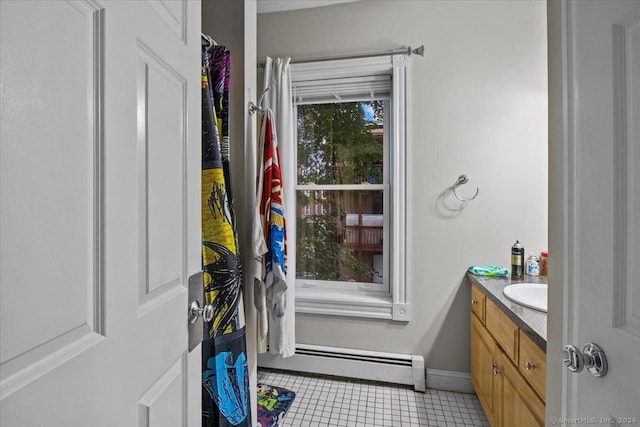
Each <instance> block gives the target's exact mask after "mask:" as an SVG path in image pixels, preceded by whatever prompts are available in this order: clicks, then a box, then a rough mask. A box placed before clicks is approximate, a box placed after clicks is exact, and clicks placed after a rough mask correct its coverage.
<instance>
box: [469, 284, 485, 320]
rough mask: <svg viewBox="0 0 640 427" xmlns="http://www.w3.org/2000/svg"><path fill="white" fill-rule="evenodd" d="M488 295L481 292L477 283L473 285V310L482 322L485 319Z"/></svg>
mask: <svg viewBox="0 0 640 427" xmlns="http://www.w3.org/2000/svg"><path fill="white" fill-rule="evenodd" d="M486 299H487V297H486V296H485V295H484V294H483V293H482V292H480V289H478V287H477V286H476V285H472V286H471V312H472V313H473V314H475V315H476V316H477V317H478V319H479V320H480V322H482V324H483V325H484V324H485V321H484V311H485V301H486Z"/></svg>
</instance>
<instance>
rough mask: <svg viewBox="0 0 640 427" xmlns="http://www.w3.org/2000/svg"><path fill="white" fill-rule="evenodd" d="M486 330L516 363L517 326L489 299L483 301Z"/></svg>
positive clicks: (516, 363)
mask: <svg viewBox="0 0 640 427" xmlns="http://www.w3.org/2000/svg"><path fill="white" fill-rule="evenodd" d="M485 318H486V325H487V330H488V331H489V332H490V333H491V335H493V337H494V338H495V340H496V341H497V342H498V344H500V346H501V347H502V349H503V350H504V352H505V353H506V354H507V356H509V358H510V359H511V360H512V361H513V363H514V364H515V365H516V366H517V365H518V347H519V346H518V341H519V334H518V331H519V329H518V327H517V326H516V325H515V323H513V322H512V321H511V319H509V318H508V317H507V315H506V314H504V313H503V312H502V310H500V309H499V308H498V307H497V306H496V305H495V304H494V303H493V302H491V300H490V299H486V301H485Z"/></svg>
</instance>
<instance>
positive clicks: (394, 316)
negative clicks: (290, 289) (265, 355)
mask: <svg viewBox="0 0 640 427" xmlns="http://www.w3.org/2000/svg"><path fill="white" fill-rule="evenodd" d="M296 313H304V314H321V315H327V316H346V317H364V318H369V319H384V320H397V321H401V322H408V321H409V320H411V311H410V305H409V304H394V303H393V298H392V297H391V295H390V294H385V293H380V292H375V293H374V292H358V291H338V290H335V289H305V288H296Z"/></svg>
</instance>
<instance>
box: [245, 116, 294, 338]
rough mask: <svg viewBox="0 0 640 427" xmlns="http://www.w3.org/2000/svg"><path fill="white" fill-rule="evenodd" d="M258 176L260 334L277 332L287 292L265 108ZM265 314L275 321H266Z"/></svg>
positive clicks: (274, 157) (277, 177) (277, 182)
mask: <svg viewBox="0 0 640 427" xmlns="http://www.w3.org/2000/svg"><path fill="white" fill-rule="evenodd" d="M258 165H259V171H258V177H257V192H256V193H257V194H256V205H255V214H254V215H255V221H254V230H253V256H254V262H255V266H254V276H255V277H254V279H255V284H256V288H255V292H254V296H255V301H256V302H255V304H256V309H257V310H258V316H259V325H260V331H259V332H260V336H261V338H264V337H265V336H266V335H267V332H268V330H269V328H268V326H267V325H269V324H271V325H273V326H275V327H272V328H271V334H280V333H282V331H280V330H279V329H280V328H279V327H278V325H279V324H280V323H281V322H277V319H279V318H282V317H284V315H285V308H286V299H285V293H286V291H287V279H286V274H287V265H286V262H287V242H286V224H285V218H284V208H283V202H282V174H281V171H280V153H279V151H278V140H277V137H276V131H275V128H274V125H273V113H272V112H271V110H269V109H267V110H266V111H265V112H264V114H263V117H262V124H261V127H260V139H259V151H258ZM267 313H268V314H269V316H267ZM268 317H271V319H273V320H275V321H271V322H269V320H268Z"/></svg>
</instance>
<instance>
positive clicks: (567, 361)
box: [562, 344, 584, 372]
mask: <svg viewBox="0 0 640 427" xmlns="http://www.w3.org/2000/svg"><path fill="white" fill-rule="evenodd" d="M562 354H563V355H564V358H563V360H562V362H563V363H564V366H566V367H567V369H568V370H570V371H571V372H581V371H582V369H584V361H583V360H582V352H580V349H579V348H578V347H576V346H575V345H571V344H567V345H565V346H564V348H563V349H562Z"/></svg>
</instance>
